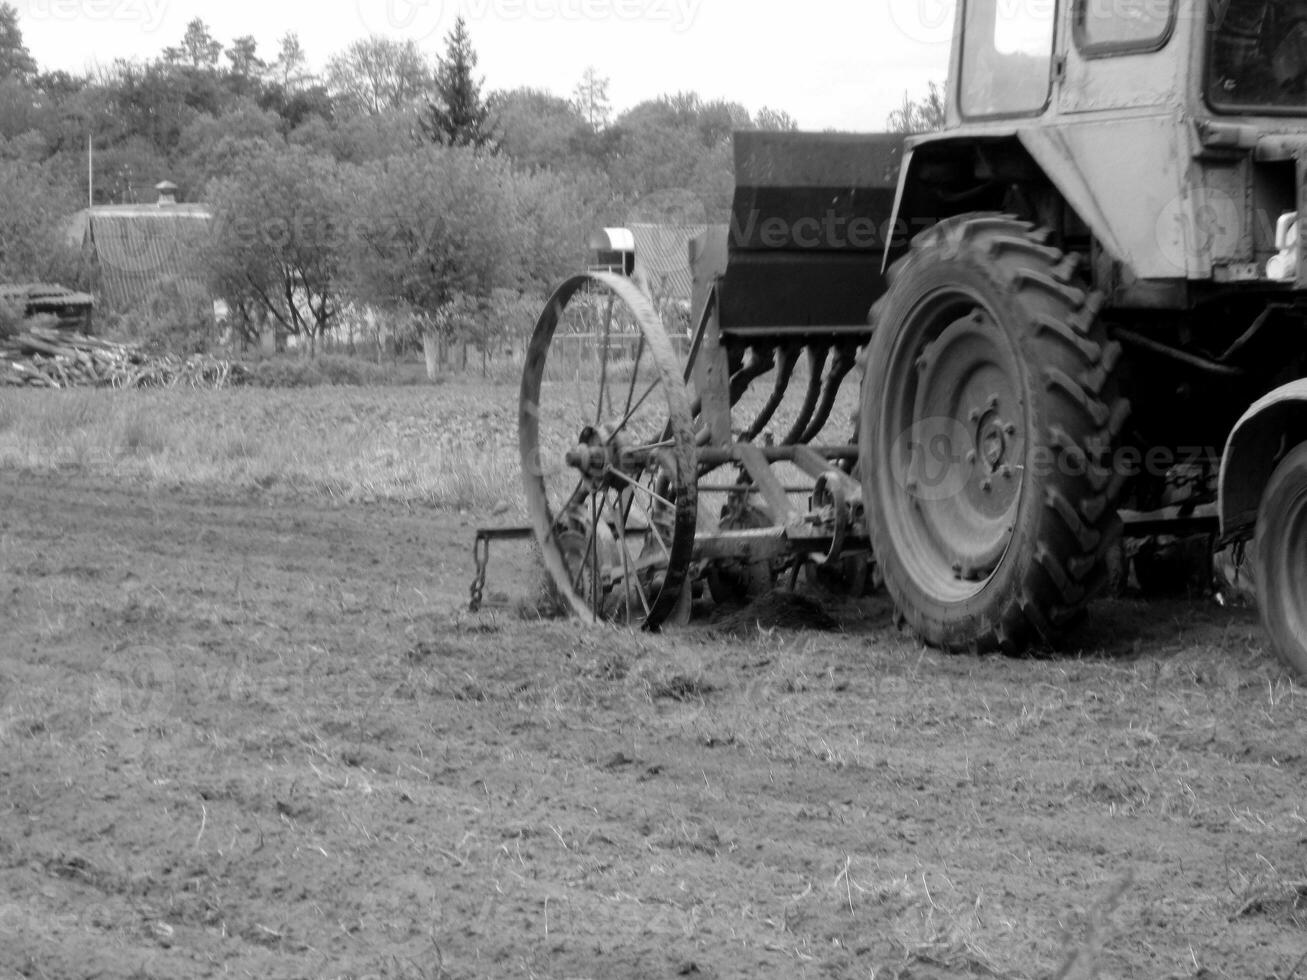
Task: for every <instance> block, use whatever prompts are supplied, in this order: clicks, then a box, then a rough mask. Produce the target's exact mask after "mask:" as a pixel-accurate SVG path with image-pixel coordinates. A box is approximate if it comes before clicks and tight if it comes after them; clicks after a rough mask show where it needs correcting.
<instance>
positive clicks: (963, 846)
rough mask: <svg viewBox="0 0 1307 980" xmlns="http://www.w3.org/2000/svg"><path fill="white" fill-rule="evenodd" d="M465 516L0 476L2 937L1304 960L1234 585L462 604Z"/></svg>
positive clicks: (538, 960) (1305, 904)
mask: <svg viewBox="0 0 1307 980" xmlns="http://www.w3.org/2000/svg"><path fill="white" fill-rule="evenodd" d="M471 533H472V522H471V519H470V518H467V517H460V516H458V515H456V514H453V513H451V512H449V511H440V510H435V509H430V508H420V507H405V506H402V505H399V504H392V503H378V504H372V505H366V504H361V503H359V504H350V505H345V506H332V505H330V504H328V503H324V502H320V501H317V500H312V501H296V500H292V499H287V498H276V497H270V496H268V495H266V494H258V493H256V494H238V493H235V492H233V493H229V494H221V493H208V492H204V491H197V490H170V489H160V488H157V487H156V488H149V487H147V486H145V485H140V486H137V485H124V484H121V483H114V482H112V481H110V480H108V479H106V478H103V477H94V476H87V475H79V474H78V473H76V472H72V473H54V474H46V475H36V474H15V473H13V472H9V473H0V977H5V978H7V977H13V976H19V977H51V978H64V977H160V978H180V977H209V976H213V977H217V976H227V975H231V976H249V977H260V978H270V977H423V978H436V977H442V978H443V977H448V978H468V977H541V978H560V980H561V978H580V977H594V978H626V977H632V978H636V977H649V978H653V977H668V978H671V977H686V976H688V977H786V978H789V977H813V978H816V977H864V978H872V977H875V978H886V977H898V978H917V980H931V978H943V977H965V976H985V977H1012V978H1034V977H1059V978H1077V980H1078V978H1086V977H1091V976H1101V977H1140V978H1195V980H1196V978H1217V977H1221V978H1225V977H1228V978H1238V980H1249V978H1256V980H1262V978H1266V980H1270V978H1274V980H1290V978H1294V980H1303V978H1304V977H1307V962H1304V959H1303V958H1304V956H1305V955H1307V779H1305V778H1304V776H1305V775H1307V692H1305V691H1304V690H1303V688H1302V687H1300V686H1297V685H1295V683H1294V682H1293V680H1291V678H1290V677H1289V675H1288V674H1287V673H1286V672H1285V671H1284V670H1283V669H1282V668H1281V667H1280V666H1279V665H1278V663H1277V662H1275V661H1274V660H1273V659H1272V657H1271V655H1270V654H1269V652H1268V651H1267V649H1266V647H1265V645H1264V640H1263V637H1262V635H1261V632H1260V629H1259V627H1258V625H1257V623H1256V617H1255V615H1254V614H1253V612H1251V611H1250V610H1248V609H1222V608H1219V607H1218V606H1216V605H1215V604H1214V603H1212V602H1211V601H1210V600H1195V601H1192V602H1180V601H1173V602H1169V603H1154V604H1145V603H1142V602H1138V601H1132V600H1117V601H1113V602H1109V603H1104V604H1102V605H1100V606H1097V607H1095V609H1094V610H1093V612H1092V614H1091V617H1090V619H1089V622H1088V623H1087V625H1086V627H1085V628H1084V630H1083V632H1082V633H1081V634H1079V635H1078V636H1077V638H1076V639H1075V641H1074V644H1073V645H1072V646H1071V647H1070V648H1068V649H1065V650H1061V651H1056V652H1050V653H1048V654H1046V655H1044V656H1041V657H1038V658H1031V659H1007V658H1000V657H988V658H970V657H949V656H946V655H943V654H939V653H936V652H933V651H930V650H926V649H923V648H922V647H921V646H920V645H919V644H917V643H916V642H915V641H914V640H913V639H912V638H911V637H908V636H905V635H902V634H900V633H899V632H898V631H897V630H896V629H895V628H894V626H893V624H892V620H891V616H890V615H889V611H888V609H887V608H886V607H885V605H884V603H883V601H880V600H875V599H873V600H871V601H869V602H867V603H863V604H860V605H856V606H855V605H851V604H847V603H846V604H843V605H836V606H834V607H832V608H830V609H828V610H826V612H829V613H830V614H831V615H833V616H834V617H835V622H836V624H837V625H836V626H835V627H834V628H830V627H829V626H828V628H824V629H813V628H808V627H805V626H804V625H802V624H796V623H795V622H793V621H792V620H786V621H785V622H783V623H780V624H778V623H777V622H776V621H775V620H774V619H773V620H770V621H764V620H763V619H762V618H761V617H759V620H758V622H757V623H755V624H754V626H753V628H752V629H748V628H745V629H740V618H739V616H738V614H737V616H736V618H734V619H733V620H732V621H731V623H732V628H731V629H729V630H722V629H714V627H713V626H711V625H708V626H701V627H696V628H692V629H689V630H685V631H682V632H678V633H674V634H672V635H669V636H665V637H658V638H653V637H646V636H639V635H632V634H628V633H622V632H613V631H586V630H583V629H581V628H578V627H576V626H574V625H571V624H568V623H555V622H524V621H522V620H520V619H519V618H517V617H516V616H514V615H512V614H511V613H509V612H508V611H506V610H503V609H501V610H499V611H491V612H490V613H487V614H484V615H481V616H475V617H474V616H470V615H469V614H467V613H466V612H464V611H463V609H464V606H465V603H466V596H467V583H468V579H469V577H470V574H471V562H470V544H471ZM490 573H491V584H490V588H491V590H499V591H502V592H505V593H507V595H506V597H505V598H506V599H507V600H508V601H509V602H510V603H512V602H513V601H515V600H518V599H522V598H527V597H529V595H530V593H531V590H532V589H533V588H534V585H535V581H536V573H535V572H533V570H532V566H531V559H530V555H529V552H528V550H527V549H525V548H514V547H511V546H508V547H500V548H499V549H498V550H497V551H496V554H495V556H494V560H493V563H492V566H491V569H490ZM823 615H824V613H823ZM818 618H820V617H818ZM745 621H746V623H747V617H746V618H745Z"/></svg>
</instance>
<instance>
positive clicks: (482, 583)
mask: <svg viewBox="0 0 1307 980" xmlns="http://www.w3.org/2000/svg"><path fill="white" fill-rule="evenodd" d="M472 558H473V560H475V561H476V566H477V573H476V576H475V577H474V578H473V579H472V601H471V602H470V603H469V604H468V607H467V608H468V611H469V612H474V613H478V612H480V611H481V602H482V599H483V598H484V593H485V588H486V566H487V565H488V564H490V539H489V538H486V537H482V536H481V535H480V534H478V535H477V540H476V544H474V545H472Z"/></svg>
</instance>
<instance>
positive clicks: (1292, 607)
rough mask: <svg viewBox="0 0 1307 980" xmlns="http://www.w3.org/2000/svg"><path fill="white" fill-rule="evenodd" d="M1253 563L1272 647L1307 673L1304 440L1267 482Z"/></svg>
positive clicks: (1306, 457)
mask: <svg viewBox="0 0 1307 980" xmlns="http://www.w3.org/2000/svg"><path fill="white" fill-rule="evenodd" d="M1253 565H1254V568H1255V574H1254V578H1255V579H1256V581H1257V593H1258V606H1259V607H1260V608H1261V611H1262V623H1263V624H1264V625H1265V626H1266V631H1267V632H1268V633H1270V634H1271V642H1272V643H1273V644H1274V646H1275V651H1276V653H1278V654H1279V655H1280V658H1281V659H1282V660H1283V661H1284V662H1285V663H1286V664H1288V665H1289V666H1290V667H1291V668H1293V669H1294V670H1296V671H1297V672H1298V673H1299V674H1300V675H1302V676H1304V677H1307V444H1304V445H1301V446H1299V447H1298V448H1297V449H1295V450H1293V451H1292V452H1291V453H1289V455H1288V456H1286V457H1285V458H1284V460H1283V461H1282V462H1281V463H1280V465H1279V466H1278V467H1276V470H1275V473H1274V474H1273V475H1272V476H1271V482H1270V483H1268V484H1267V485H1266V491H1265V492H1264V493H1263V495H1262V506H1261V511H1260V513H1259V514H1258V515H1257V545H1256V549H1255V553H1254V555H1253Z"/></svg>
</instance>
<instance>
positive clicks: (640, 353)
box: [622, 332, 644, 418]
mask: <svg viewBox="0 0 1307 980" xmlns="http://www.w3.org/2000/svg"><path fill="white" fill-rule="evenodd" d="M643 357H644V333H643V332H641V334H640V343H639V344H638V345H637V346H636V348H635V363H634V364H633V365H631V383H630V384H629V385H628V386H627V388H626V407H625V408H623V409H622V415H623V416H624V417H626V418H629V417H630V415H631V399H632V398H634V397H635V382H636V379H637V378H639V377H640V359H641V358H643Z"/></svg>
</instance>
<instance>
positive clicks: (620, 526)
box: [617, 490, 650, 617]
mask: <svg viewBox="0 0 1307 980" xmlns="http://www.w3.org/2000/svg"><path fill="white" fill-rule="evenodd" d="M625 495H626V496H628V497H631V498H633V497H634V494H632V493H631V491H630V490H627V491H626V494H625ZM629 513H630V507H629V506H628V507H626V508H625V509H623V507H622V502H621V496H619V497H618V506H617V518H618V519H617V541H618V545H619V546H620V547H621V549H622V584H623V587H624V588H625V590H626V609H627V615H628V617H629V616H630V609H631V582H632V580H634V582H635V594H636V595H637V596H638V597H639V599H640V605H641V606H643V607H644V614H645V615H646V616H648V615H649V608H650V607H649V598H648V596H646V595H645V594H644V585H643V584H642V583H641V582H640V573H639V572H638V571H636V573H635V574H634V575H632V574H631V566H632V564H633V560H632V556H631V549H630V545H628V544H627V543H626V517H627V514H629Z"/></svg>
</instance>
